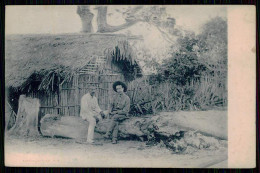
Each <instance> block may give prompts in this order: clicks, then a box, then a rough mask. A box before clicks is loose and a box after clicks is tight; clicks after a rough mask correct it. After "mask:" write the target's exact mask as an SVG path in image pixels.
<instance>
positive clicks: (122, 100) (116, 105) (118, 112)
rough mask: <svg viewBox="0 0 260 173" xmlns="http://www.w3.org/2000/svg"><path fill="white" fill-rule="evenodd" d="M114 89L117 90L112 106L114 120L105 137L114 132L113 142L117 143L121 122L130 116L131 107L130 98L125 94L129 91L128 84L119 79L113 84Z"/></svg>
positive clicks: (111, 112)
mask: <svg viewBox="0 0 260 173" xmlns="http://www.w3.org/2000/svg"><path fill="white" fill-rule="evenodd" d="M113 89H114V91H115V92H117V94H116V96H115V97H114V98H113V101H112V104H111V107H110V112H109V114H110V117H111V119H112V122H111V124H110V126H109V128H108V130H107V133H106V134H105V136H104V137H105V138H107V139H109V138H110V135H111V133H112V144H116V143H117V135H118V126H119V123H120V122H122V121H123V120H125V119H126V118H127V116H128V112H129V109H130V99H129V97H128V96H127V95H126V94H125V92H126V91H127V86H126V85H125V83H123V82H121V81H117V82H115V83H114V84H113Z"/></svg>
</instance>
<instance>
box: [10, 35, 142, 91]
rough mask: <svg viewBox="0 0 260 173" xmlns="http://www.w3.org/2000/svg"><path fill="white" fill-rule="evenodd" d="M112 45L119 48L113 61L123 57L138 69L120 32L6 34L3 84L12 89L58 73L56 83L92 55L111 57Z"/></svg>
mask: <svg viewBox="0 0 260 173" xmlns="http://www.w3.org/2000/svg"><path fill="white" fill-rule="evenodd" d="M115 47H117V48H119V49H120V56H119V57H116V60H122V59H123V60H125V61H128V62H129V63H130V64H131V65H135V66H137V67H138V68H139V66H138V64H137V62H136V61H135V57H136V56H135V53H134V51H133V50H132V48H131V46H130V45H129V44H128V42H127V38H126V37H125V36H124V35H115V34H70V35H67V34H66V35H9V36H6V40H5V82H6V86H7V87H13V88H18V87H22V86H25V85H26V83H29V82H30V80H29V79H31V80H32V78H33V80H40V81H41V83H43V81H44V79H46V78H47V77H48V78H51V77H53V78H54V77H55V76H59V78H58V81H56V82H60V80H64V78H67V77H68V76H73V75H74V74H75V73H76V72H77V71H79V70H80V69H81V68H83V67H84V66H86V65H87V64H88V63H89V61H90V60H91V58H92V57H93V55H98V56H110V57H111V56H112V55H113V53H114V54H115V52H116V49H115ZM114 59H115V58H114ZM139 72H140V68H139ZM50 74H52V76H51V75H50ZM46 81H50V80H46ZM52 82H54V80H53V81H52ZM45 89H47V88H45Z"/></svg>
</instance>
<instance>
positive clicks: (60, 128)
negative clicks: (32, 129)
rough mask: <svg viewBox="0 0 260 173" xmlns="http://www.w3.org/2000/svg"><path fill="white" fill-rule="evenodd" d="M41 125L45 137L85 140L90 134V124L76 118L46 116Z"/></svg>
mask: <svg viewBox="0 0 260 173" xmlns="http://www.w3.org/2000/svg"><path fill="white" fill-rule="evenodd" d="M40 123H41V125H40V131H41V133H42V135H43V136H49V137H65V138H74V139H84V138H86V137H87V134H88V122H87V121H84V120H83V119H82V118H80V117H76V116H61V115H53V114H46V115H45V116H44V117H43V118H42V119H41V121H40Z"/></svg>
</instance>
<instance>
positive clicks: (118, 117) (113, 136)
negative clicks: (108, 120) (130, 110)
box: [112, 115, 126, 144]
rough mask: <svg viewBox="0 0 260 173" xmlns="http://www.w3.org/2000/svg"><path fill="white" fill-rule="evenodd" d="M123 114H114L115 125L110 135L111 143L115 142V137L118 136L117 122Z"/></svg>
mask: <svg viewBox="0 0 260 173" xmlns="http://www.w3.org/2000/svg"><path fill="white" fill-rule="evenodd" d="M125 118H126V117H125V115H114V117H113V119H114V122H115V127H114V131H113V135H112V143H113V144H116V143H117V137H118V130H119V123H120V122H121V121H123V120H124V119H125Z"/></svg>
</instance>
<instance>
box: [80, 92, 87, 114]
mask: <svg viewBox="0 0 260 173" xmlns="http://www.w3.org/2000/svg"><path fill="white" fill-rule="evenodd" d="M87 111H88V104H87V97H86V96H83V97H82V98H81V103H80V116H81V117H82V118H83V115H82V113H83V112H87Z"/></svg>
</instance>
